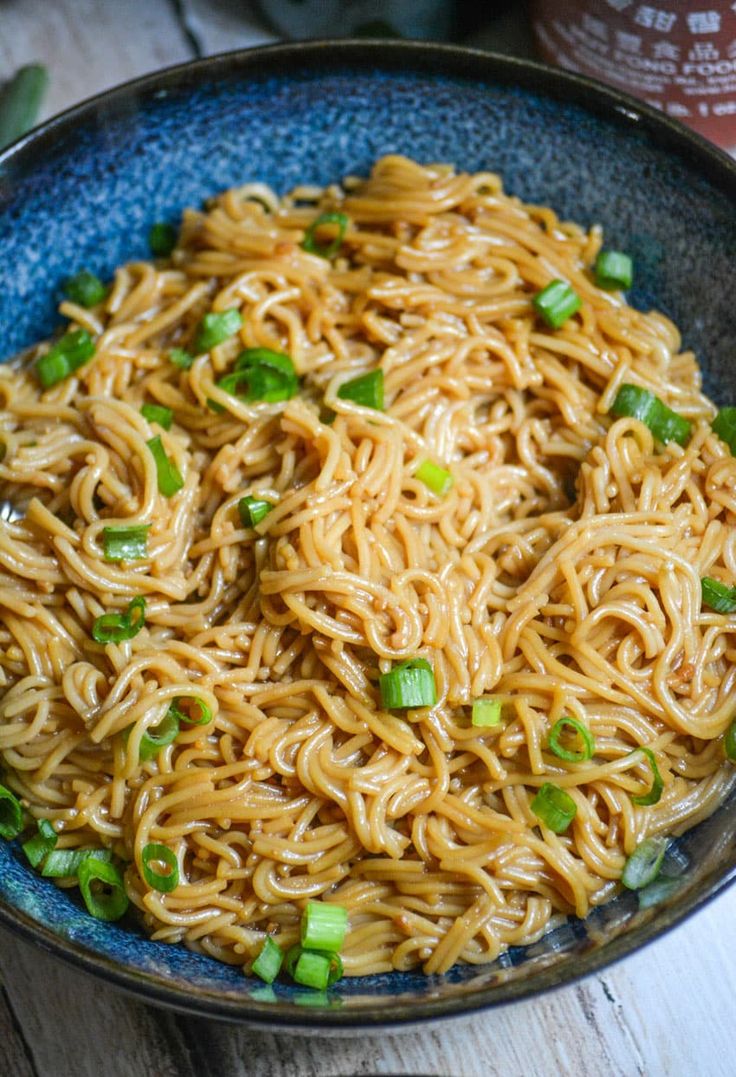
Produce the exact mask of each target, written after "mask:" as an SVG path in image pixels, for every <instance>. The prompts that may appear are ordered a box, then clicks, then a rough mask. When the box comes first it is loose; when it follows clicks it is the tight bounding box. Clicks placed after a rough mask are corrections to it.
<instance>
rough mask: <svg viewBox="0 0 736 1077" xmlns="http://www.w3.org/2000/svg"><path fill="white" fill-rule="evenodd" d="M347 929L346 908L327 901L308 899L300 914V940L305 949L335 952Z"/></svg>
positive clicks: (343, 939) (340, 947)
mask: <svg viewBox="0 0 736 1077" xmlns="http://www.w3.org/2000/svg"><path fill="white" fill-rule="evenodd" d="M347 929H348V910H347V909H346V908H345V907H344V906H342V905H332V904H330V902H328V901H308V902H307V907H306V909H305V910H304V913H303V915H302V924H301V940H302V946H304V947H305V948H306V949H307V950H327V951H329V952H337V951H338V950H340V949H342V944H343V942H344V941H345V933H346V931H347Z"/></svg>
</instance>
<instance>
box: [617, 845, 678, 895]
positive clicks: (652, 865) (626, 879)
mask: <svg viewBox="0 0 736 1077" xmlns="http://www.w3.org/2000/svg"><path fill="white" fill-rule="evenodd" d="M666 848H667V838H661V837H658V838H647V839H646V840H645V841H641V842H639V844H638V845H637V847H636V848H635V849H634V851H633V853H632V854H631V856H630V857H629V858H628V860H627V861H626V863H625V864H624V870H623V874H622V876H621V882H622V883H623V884H624V886H625V887H626V889H627V890H640V889H641V888H642V887H643V886H648V885H649V883H651V882H654V880H655V879H656V878H657V876H658V875H659V869H660V868H661V867H662V860H663V859H664V854H665V850H666Z"/></svg>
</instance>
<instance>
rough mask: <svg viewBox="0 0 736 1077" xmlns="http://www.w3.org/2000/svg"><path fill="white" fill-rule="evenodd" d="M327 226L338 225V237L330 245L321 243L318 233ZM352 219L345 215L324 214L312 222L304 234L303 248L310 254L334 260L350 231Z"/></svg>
mask: <svg viewBox="0 0 736 1077" xmlns="http://www.w3.org/2000/svg"><path fill="white" fill-rule="evenodd" d="M326 224H336V225H337V235H336V236H335V238H334V239H332V240H330V241H329V242H328V243H320V242H319V240H318V239H317V232H318V231H319V229H320V228H324V226H325V225H326ZM349 224H350V218H349V217H348V216H347V214H345V213H322V214H320V216H319V217H317V219H316V221H312V223H311V224H310V226H309V228H307V230H306V232H305V233H304V239H303V240H302V248H303V249H304V250H305V251H308V252H309V253H310V254H318V255H319V256H320V258H332V257H333V256H334V255H336V254H337V252H338V251H339V250H340V247H341V246H342V241H343V239H344V238H345V233H346V232H347V230H348V225H349Z"/></svg>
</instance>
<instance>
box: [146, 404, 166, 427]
mask: <svg viewBox="0 0 736 1077" xmlns="http://www.w3.org/2000/svg"><path fill="white" fill-rule="evenodd" d="M141 415H142V416H143V418H144V419H147V420H148V422H149V423H158V425H159V426H161V427H163V429H164V430H170V429H171V423H172V420H173V418H174V413H173V411H172V410H171V408H165V407H164V406H163V404H144V405H143V407H142V408H141Z"/></svg>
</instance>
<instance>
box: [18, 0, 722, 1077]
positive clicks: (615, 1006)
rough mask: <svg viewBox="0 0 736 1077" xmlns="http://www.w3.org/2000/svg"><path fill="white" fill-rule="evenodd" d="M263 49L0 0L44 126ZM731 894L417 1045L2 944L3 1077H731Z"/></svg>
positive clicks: (232, 3)
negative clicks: (110, 95) (216, 1008)
mask: <svg viewBox="0 0 736 1077" xmlns="http://www.w3.org/2000/svg"><path fill="white" fill-rule="evenodd" d="M268 40H272V35H271V34H270V33H269V32H268V31H267V30H266V29H265V28H264V26H263V24H262V23H261V22H260V21H259V18H258V16H257V14H256V13H255V12H254V11H253V10H252V9H251V8H250V6H249V5H248V3H247V2H246V0H211V2H209V3H208V2H207V0H0V80H3V79H5V78H7V77H8V76H9V75H10V74H11V73H12V72H13V71H14V70H15V69H16V68H17V67H18V66H19V65H20V64H23V63H28V62H30V61H35V60H39V61H42V62H43V63H45V64H46V65H47V66H48V68H49V71H50V74H51V90H50V94H49V99H48V101H47V107H46V110H45V111H46V114H51V113H53V112H57V111H59V110H60V109H62V108H66V107H67V106H68V105H71V104H73V103H74V102H76V101H79V100H80V99H82V98H84V97H87V96H89V95H90V94H92V93H95V92H97V91H98V90H101V89H104V88H105V87H107V86H111V85H113V84H115V83H117V82H122V81H123V80H125V79H128V78H132V77H133V76H135V75H140V74H143V73H144V72H147V71H152V70H155V69H156V68H159V67H163V66H165V65H167V64H172V63H177V62H180V61H182V60H186V59H187V58H189V57H191V56H193V55H196V54H197V53H200V54H206V53H210V52H220V51H223V50H226V49H231V48H238V47H241V46H245V45H254V44H258V43H260V42H264V41H268ZM734 954H736V888H734V889H733V890H732V891H731V892H730V893H727V894H726V895H724V896H722V897H721V898H719V899H718V900H716V901H715V902H713V903H712V904H711V905H710V906H709V907H708V908H706V909H705V910H704V911H703V912H701V913H700V914H699V915H698V916H696V917H695V918H694V919H691V920H690V921H688V922H687V923H686V924H685V925H684V926H682V927H680V928H678V929H677V930H676V931H674V932H672V933H671V934H670V935H668V936H667V937H665V938H663V939H661V940H659V941H658V942H656V943H654V944H653V945H652V946H650V947H649V948H648V949H647V950H645V951H642V952H640V953H638V954H635V955H634V956H633V957H631V958H629V959H627V960H626V961H625V962H623V963H621V964H618V965H616V966H614V967H613V968H610V969H608V970H606V971H605V972H604V973H603V974H602V975H600V976H596V977H591V978H589V979H587V980H585V981H584V982H582V983H580V984H578V985H575V986H572V987H567V988H563V989H561V990H559V991H557V992H554V993H552V994H549V995H546V996H544V997H542V998H540V999H538V1000H535V1001H532V1002H523V1003H518V1004H516V1005H514V1006H510V1007H505V1008H504V1009H501V1010H497V1011H494V1012H491V1013H487V1014H483V1015H480V1016H478V1017H475V1018H473V1019H471V1020H467V1019H466V1020H462V1021H454V1022H450V1023H445V1024H441V1025H433V1026H426V1027H425V1028H424V1029H422V1030H420V1031H417V1032H406V1033H400V1034H396V1035H386V1034H380V1035H375V1036H370V1037H362V1038H356V1039H328V1038H323V1037H308V1038H305V1037H295V1036H288V1035H284V1034H279V1035H274V1034H271V1033H265V1032H256V1031H252V1030H247V1029H240V1028H235V1027H231V1026H228V1025H225V1024H220V1023H218V1022H214V1021H205V1020H201V1019H191V1018H183V1017H180V1016H177V1015H175V1014H172V1013H169V1012H166V1011H163V1010H158V1009H155V1008H154V1007H151V1006H147V1005H143V1004H141V1003H138V1002H136V1001H135V1000H133V999H131V998H128V997H127V996H125V995H123V994H121V993H119V992H118V991H116V990H113V989H112V988H109V987H108V986H107V985H105V984H104V983H102V982H100V981H97V980H94V979H92V978H91V977H87V976H85V975H82V974H80V973H79V972H77V971H75V970H73V969H70V968H67V967H66V966H65V965H64V964H62V963H61V962H59V961H57V960H56V959H54V958H51V957H49V956H48V955H46V954H44V953H43V952H42V951H40V950H38V949H36V948H35V947H31V946H29V945H28V944H27V943H25V942H21V941H19V940H18V939H14V938H11V937H10V936H9V935H8V934H7V933H0V1077H103V1075H104V1077H241V1075H242V1077H245V1075H246V1074H247V1075H248V1077H317V1075H319V1077H331V1075H348V1074H379V1073H380V1074H388V1073H401V1074H433V1075H444V1077H481V1075H482V1077H486V1075H488V1077H493V1075H496V1074H498V1075H503V1077H537V1075H538V1077H550V1075H557V1074H562V1075H565V1077H582V1075H585V1077H611V1075H624V1077H629V1075H632V1077H633V1075H647V1077H660V1075H666V1077H721V1075H723V1077H733V1075H734V1074H736V1057H735V1056H734V1051H733V1046H732V1021H733V1016H734V1009H735V1002H734V1000H736V971H735V970H734V964H733V955H734Z"/></svg>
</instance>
